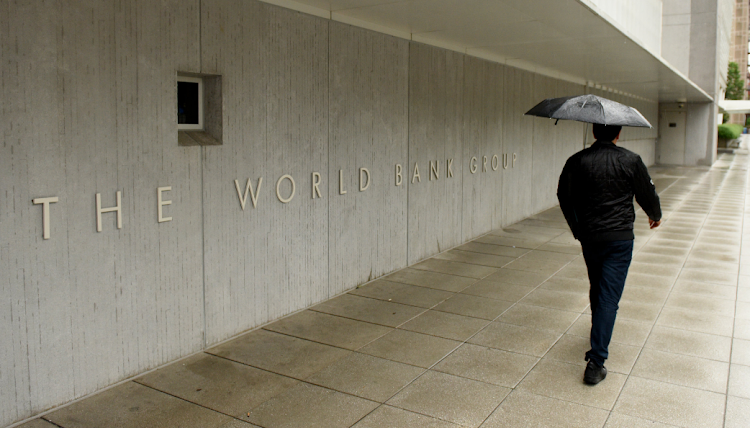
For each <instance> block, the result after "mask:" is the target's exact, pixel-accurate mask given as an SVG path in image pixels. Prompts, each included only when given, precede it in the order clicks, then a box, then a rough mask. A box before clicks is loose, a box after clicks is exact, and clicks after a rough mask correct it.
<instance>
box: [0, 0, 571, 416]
mask: <svg viewBox="0 0 750 428" xmlns="http://www.w3.org/2000/svg"><path fill="white" fill-rule="evenodd" d="M199 10H200V13H199ZM0 32H1V33H0V57H2V58H3V62H2V65H1V66H0V67H2V68H1V69H0V75H2V76H3V80H2V85H0V91H2V92H1V95H0V97H1V98H2V100H3V110H2V112H3V113H2V120H0V135H2V141H1V142H0V195H2V197H0V238H1V240H0V302H2V303H0V304H1V305H3V309H2V310H0V426H4V425H7V424H10V423H12V422H13V421H17V420H20V419H23V418H26V417H29V416H31V415H33V414H36V413H38V412H40V411H43V410H45V409H48V408H51V407H53V406H56V405H59V404H62V403H65V402H67V401H70V400H72V399H75V398H78V397H81V396H84V395H87V394H90V393H92V392H94V391H97V390H99V389H101V388H103V387H106V386H107V385H111V384H113V383H115V382H117V381H119V380H122V379H125V378H128V377H130V376H133V375H135V374H138V373H141V372H143V371H145V370H148V369H151V368H153V367H157V366H159V365H162V364H165V363H167V362H169V361H172V360H174V359H176V358H179V357H181V356H185V355H188V354H190V353H193V352H196V351H198V350H200V349H203V348H204V347H206V346H209V345H211V344H214V343H217V342H219V341H221V340H223V339H226V338H229V337H231V336H233V335H236V334H238V333H240V332H243V331H246V330H248V329H251V328H254V327H257V326H259V325H262V324H264V323H267V322H269V321H272V320H274V319H277V318H279V317H281V316H284V315H286V314H288V313H291V312H293V311H296V310H299V309H302V308H305V307H307V306H310V305H312V304H314V303H316V302H320V301H322V300H325V299H328V298H329V297H332V296H334V295H336V294H339V293H341V292H343V291H345V290H348V289H351V288H353V287H355V286H356V285H358V284H361V283H363V282H366V281H368V280H371V279H373V278H376V277H379V276H382V275H384V274H386V273H389V272H392V271H394V270H396V269H400V268H402V267H405V266H407V265H408V264H411V263H413V262H416V261H418V260H421V259H423V258H425V257H429V256H431V255H434V254H435V253H437V252H439V251H444V250H446V249H448V248H450V247H452V246H455V245H459V244H461V243H463V242H465V241H467V240H469V239H472V238H474V237H476V236H479V235H481V234H483V233H486V232H488V231H490V230H492V229H495V228H499V227H503V226H506V225H509V224H512V223H514V222H516V221H518V220H520V219H522V218H524V217H526V216H528V215H531V214H534V213H536V212H539V211H541V210H544V209H546V208H549V207H551V206H554V205H555V204H556V203H557V201H556V199H555V196H554V195H555V190H556V182H557V176H558V174H559V171H560V170H561V169H562V166H563V164H564V162H565V160H566V159H567V157H568V156H570V155H571V154H573V153H574V152H576V151H577V150H579V149H580V146H581V145H582V138H583V137H582V136H583V125H582V124H579V123H575V122H560V124H559V125H557V126H555V125H554V122H553V121H551V120H547V119H540V118H530V117H524V116H523V113H524V112H525V111H526V110H528V109H529V108H530V107H532V106H533V105H534V104H536V103H537V102H538V101H540V100H541V99H543V98H548V97H555V96H562V95H569V94H574V93H579V92H583V91H584V88H583V87H580V86H577V85H574V84H571V83H566V82H561V81H557V80H553V79H551V78H548V77H543V76H539V75H534V74H532V73H530V72H527V71H522V70H517V69H513V68H510V67H506V66H503V65H499V64H494V63H489V62H487V61H484V60H479V59H476V58H471V57H467V56H465V55H463V54H460V53H456V52H451V51H446V50H441V49H438V48H434V47H429V46H425V45H420V44H417V43H409V42H407V41H404V40H400V39H396V38H393V37H390V36H385V35H382V34H377V33H373V32H369V31H366V30H362V29H357V28H353V27H350V26H347V25H344V24H340V23H333V22H330V21H327V20H324V19H320V18H315V17H311V16H308V15H304V14H300V13H297V12H293V11H288V10H285V9H281V8H278V7H275V6H270V5H267V4H264V3H258V2H255V1H248V0H205V1H202V2H201V3H200V8H199V3H198V1H197V0H193V1H176V0H172V1H167V2H153V1H150V0H134V1H133V2H132V3H127V2H126V3H116V4H111V3H102V2H99V1H94V0H90V1H77V2H65V1H62V0H57V1H55V0H50V1H44V2H43V1H38V2H36V1H35V2H11V3H8V4H7V5H5V6H4V7H2V8H0ZM178 71H179V72H195V73H213V74H220V75H221V76H222V84H223V94H224V100H223V104H224V106H223V115H224V122H223V130H224V134H223V145H222V146H213V147H203V148H202V147H179V146H178V145H177V130H176V126H175V123H174V106H175V104H176V99H175V97H176V90H175V78H176V73H177V72H178ZM513 153H515V154H516V157H517V160H516V163H515V166H513V165H512V161H510V162H509V166H508V168H507V169H503V167H502V159H503V154H507V155H508V156H512V154H513ZM494 155H497V156H498V157H499V162H500V166H499V168H498V170H497V171H493V170H492V163H491V162H492V157H493V156H494ZM484 156H487V157H488V160H489V162H488V170H487V171H486V172H485V171H482V160H483V157H484ZM472 157H476V158H477V159H478V168H479V170H478V171H477V173H476V174H471V172H470V160H471V158H472ZM448 159H453V164H452V170H453V174H454V176H453V178H448V177H447V174H446V172H447V170H446V168H447V161H448ZM430 161H437V162H438V164H439V178H438V179H433V180H430ZM415 163H416V164H418V165H419V168H420V173H421V182H415V183H414V184H412V183H411V174H412V172H413V168H414V165H415ZM396 164H400V165H402V168H403V184H402V185H401V186H396V184H395V165H396ZM361 167H365V168H368V170H369V171H370V173H371V178H372V183H371V185H370V187H369V188H368V189H367V190H366V191H364V192H360V191H359V188H358V185H359V180H358V169H359V168H361ZM339 170H343V171H344V174H343V177H344V182H343V186H344V188H345V190H346V191H347V193H346V194H345V195H340V194H339V181H338V177H339ZM314 172H318V173H320V176H321V179H322V184H321V186H320V190H321V193H322V194H321V198H315V199H313V197H312V187H311V179H312V174H313V173H314ZM284 174H289V175H291V176H292V177H293V178H294V179H295V182H296V190H297V191H296V193H295V197H294V199H293V200H292V201H291V202H290V203H288V204H283V203H281V202H279V200H278V199H277V197H276V192H275V187H276V181H277V180H278V179H279V177H281V176H282V175H284ZM259 177H263V184H262V185H261V189H260V193H259V195H258V201H257V208H256V207H253V206H252V202H251V201H249V200H248V202H247V206H246V208H245V210H244V211H243V210H242V209H241V207H240V203H239V198H238V195H237V192H236V190H235V187H234V180H237V181H238V182H239V183H240V184H241V186H242V187H243V188H244V185H245V183H246V182H247V180H248V179H251V181H252V185H253V187H255V186H256V185H257V180H258V178H259ZM161 186H171V187H172V190H171V191H170V192H167V193H165V198H166V199H168V200H171V201H172V205H169V206H166V207H164V210H165V215H166V216H171V217H172V218H173V220H172V221H171V222H164V223H158V222H157V218H156V216H157V214H156V211H157V207H156V189H157V187H161ZM118 190H119V191H121V192H122V208H121V209H122V218H123V227H122V229H117V227H116V224H115V217H116V215H115V214H113V213H109V214H103V220H104V223H103V226H104V227H103V231H102V232H100V233H99V232H97V231H96V219H95V217H96V213H95V202H94V201H95V194H96V193H101V196H102V201H103V203H102V205H103V206H104V207H108V206H112V205H114V201H115V192H116V191H118ZM281 190H282V192H283V193H286V192H288V182H285V183H284V184H283V185H282V188H281ZM47 196H57V197H58V198H59V202H57V203H55V204H52V205H51V211H50V213H51V239H49V240H44V239H43V238H42V207H41V205H34V204H32V202H31V201H32V199H33V198H39V197H47ZM248 199H249V197H248Z"/></svg>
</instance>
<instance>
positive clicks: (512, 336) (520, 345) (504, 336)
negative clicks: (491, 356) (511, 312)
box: [469, 321, 561, 357]
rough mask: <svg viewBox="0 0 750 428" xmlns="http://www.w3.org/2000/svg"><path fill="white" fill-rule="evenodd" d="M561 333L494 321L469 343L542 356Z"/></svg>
mask: <svg viewBox="0 0 750 428" xmlns="http://www.w3.org/2000/svg"><path fill="white" fill-rule="evenodd" d="M560 336H561V334H560V333H555V332H552V331H549V330H539V329H535V328H531V327H524V326H519V325H513V324H506V323H502V322H497V321H495V322H493V323H492V324H490V325H488V326H487V327H485V328H484V329H483V330H482V331H480V332H479V333H477V334H476V335H475V336H473V337H472V338H470V339H469V343H473V344H476V345H481V346H486V347H490V348H495V349H501V350H504V351H510V352H516V353H520V354H526V355H531V356H534V357H542V356H544V354H546V353H547V351H548V350H549V349H550V348H551V347H552V345H554V344H555V342H557V340H558V339H559V338H560Z"/></svg>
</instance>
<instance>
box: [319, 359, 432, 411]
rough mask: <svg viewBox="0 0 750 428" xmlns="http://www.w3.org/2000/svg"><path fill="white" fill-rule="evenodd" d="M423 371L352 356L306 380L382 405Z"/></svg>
mask: <svg viewBox="0 0 750 428" xmlns="http://www.w3.org/2000/svg"><path fill="white" fill-rule="evenodd" d="M424 371H425V369H423V368H419V367H415V366H411V365H408V364H402V363H397V362H395V361H390V360H386V359H383V358H377V357H373V356H371V355H365V354H360V353H353V354H351V355H349V356H348V357H346V358H343V359H341V360H339V361H336V362H335V363H333V364H331V365H330V366H328V367H326V368H324V369H323V370H321V371H319V372H318V373H316V374H314V375H312V376H310V377H309V378H307V381H308V382H310V383H314V384H316V385H319V386H323V387H326V388H330V389H334V390H336V391H340V392H345V393H347V394H351V395H356V396H357V397H362V398H366V399H368V400H372V401H377V402H380V403H383V402H385V401H386V400H388V399H389V398H391V397H392V396H393V395H394V394H395V393H397V392H398V391H399V390H401V389H402V388H403V387H404V386H406V385H408V384H409V383H410V382H411V381H413V380H414V379H416V378H417V377H418V376H419V375H421V374H422V373H424Z"/></svg>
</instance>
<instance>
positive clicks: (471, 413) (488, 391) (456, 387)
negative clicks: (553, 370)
mask: <svg viewBox="0 0 750 428" xmlns="http://www.w3.org/2000/svg"><path fill="white" fill-rule="evenodd" d="M448 391H450V393H446V392H448ZM510 391H511V390H510V389H509V388H503V387H501V386H497V385H490V384H486V383H483V382H477V381H474V380H471V379H466V378H463V377H458V376H453V375H449V374H445V373H439V372H435V371H428V372H427V373H425V374H424V375H422V376H421V377H420V378H419V379H417V380H416V381H414V383H412V384H411V385H409V386H408V387H406V388H404V390H403V391H401V392H400V393H398V394H397V395H396V396H395V397H393V398H391V399H390V400H388V404H389V405H391V406H394V407H399V408H402V409H405V410H410V411H413V412H416V413H421V414H424V415H428V416H432V417H435V418H438V419H442V420H446V421H449V422H452V423H455V424H458V425H462V426H466V427H478V426H479V425H480V424H481V423H482V422H483V421H484V420H485V419H486V418H487V416H489V415H490V414H491V413H492V411H493V410H495V408H496V407H497V406H498V405H499V404H500V402H502V401H503V399H504V398H505V397H506V396H507V395H508V394H509V393H510Z"/></svg>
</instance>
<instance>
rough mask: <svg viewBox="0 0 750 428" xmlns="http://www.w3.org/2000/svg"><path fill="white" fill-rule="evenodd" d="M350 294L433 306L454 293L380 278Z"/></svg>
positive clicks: (412, 304) (422, 306) (405, 303)
mask: <svg viewBox="0 0 750 428" xmlns="http://www.w3.org/2000/svg"><path fill="white" fill-rule="evenodd" d="M349 294H354V295H356V296H364V297H370V298H372V299H379V300H385V301H388V302H395V303H402V304H404V305H411V306H417V307H420V308H431V307H433V306H435V305H437V304H439V303H440V302H442V301H444V300H446V299H449V298H451V297H452V296H453V295H454V293H451V292H449V291H442V290H435V289H432V288H427V287H420V286H416V285H409V284H403V283H399V282H392V281H386V280H378V281H374V282H371V283H369V284H365V285H363V286H360V287H357V288H355V289H354V290H352V291H350V292H349Z"/></svg>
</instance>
